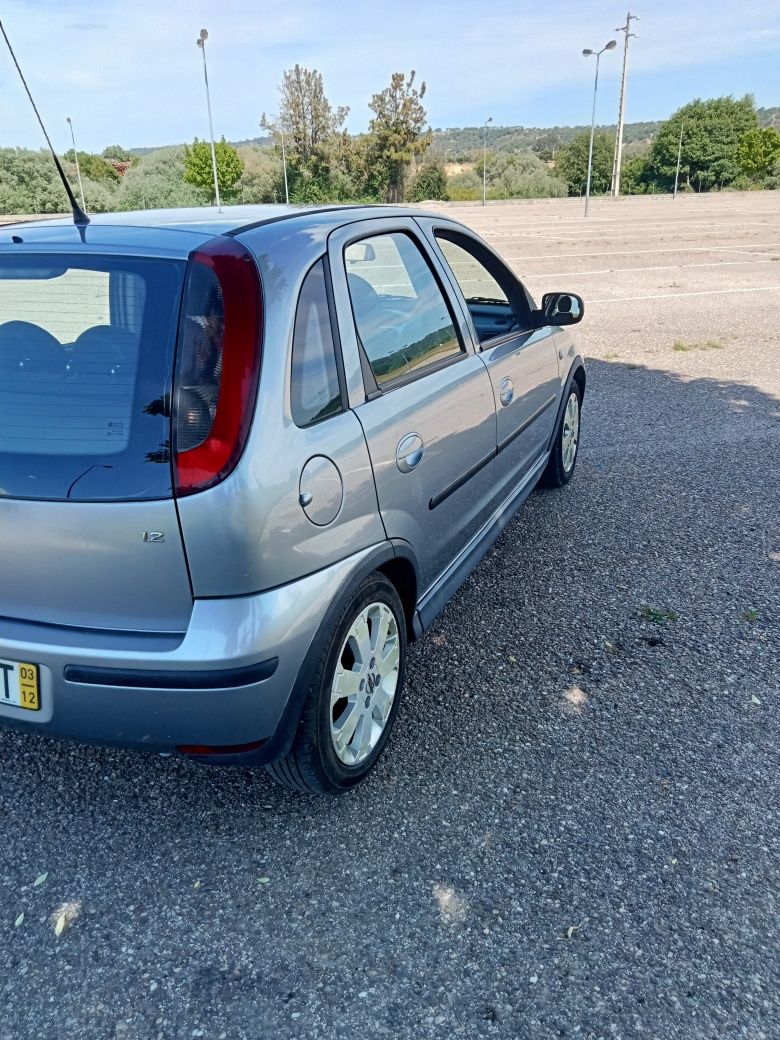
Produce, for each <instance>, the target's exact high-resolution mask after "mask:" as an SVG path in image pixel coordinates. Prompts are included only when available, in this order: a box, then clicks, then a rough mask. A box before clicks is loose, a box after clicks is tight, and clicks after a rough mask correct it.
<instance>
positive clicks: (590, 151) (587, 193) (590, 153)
mask: <svg viewBox="0 0 780 1040" xmlns="http://www.w3.org/2000/svg"><path fill="white" fill-rule="evenodd" d="M615 47H617V40H610V41H609V43H606V44H604V46H603V47H602V48H601V50H600V51H592V50H591V49H590V47H586V48H585V50H584V51H583V52H582V53H583V56H584V57H586V58H590V57H592V56H593V55H595V56H596V79H595V81H594V83H593V114H592V116H591V120H590V148H589V149H588V181H587V184H586V186H585V216H586V217H587V215H588V209H589V208H590V179H591V174H592V172H593V134H594V132H595V130H596V95H597V93H598V89H599V61H600V59H601V55H602V54H603V53H604V51H613V50H614V49H615Z"/></svg>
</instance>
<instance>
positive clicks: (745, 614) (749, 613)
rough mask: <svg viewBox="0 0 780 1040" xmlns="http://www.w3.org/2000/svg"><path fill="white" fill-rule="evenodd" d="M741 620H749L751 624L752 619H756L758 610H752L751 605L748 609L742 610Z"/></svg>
mask: <svg viewBox="0 0 780 1040" xmlns="http://www.w3.org/2000/svg"><path fill="white" fill-rule="evenodd" d="M742 620H743V621H749V622H750V623H751V624H752V623H753V622H754V621H758V611H757V610H753V608H752V607H750V608H748V610H743V611H742Z"/></svg>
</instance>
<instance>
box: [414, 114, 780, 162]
mask: <svg viewBox="0 0 780 1040" xmlns="http://www.w3.org/2000/svg"><path fill="white" fill-rule="evenodd" d="M758 118H759V120H760V122H761V125H762V126H774V127H776V128H778V129H780V106H775V107H774V108H759V109H758ZM662 123H663V120H662V119H658V120H656V121H654V122H649V123H626V125H625V137H624V141H625V143H626V144H631V143H632V142H633V141H647V140H649V139H650V138H651V137H652V136H653V135H654V134H655V133H657V132H658V130H659V128H660V127H661V125H662ZM599 129H600V130H605V131H606V132H607V133H612V134H614V133H615V130H616V129H617V127H616V126H615V124H614V123H611V124H608V125H606V126H601V127H599ZM583 130H585V131H588V130H590V126H589V125H588V126H551V127H536V126H492V125H491V126H489V127H488V147H489V148H490V149H491V150H492V151H494V152H517V151H523V150H527V149H529V148H534V146H536V148H535V150H543V149H544V150H547V149H557V148H560V146H561V145H563V144H567V142H569V141H570V140H571V139H572V138H573V137H574V136H575V135H576V134H578V133H581V132H582V131H583ZM483 133H484V130H483V127H481V126H466V127H452V128H450V129H448V130H439V129H437V130H434V131H433V147H434V149H435V150H436V151H437V152H438V153H439V154H440V155H441V156H442V157H443V158H444V159H447V160H448V161H450V162H458V161H459V160H467V159H468V158H469V157H470V155H471V153H472V152H474V151H475V150H477V149H480V148H481V147H482V141H483Z"/></svg>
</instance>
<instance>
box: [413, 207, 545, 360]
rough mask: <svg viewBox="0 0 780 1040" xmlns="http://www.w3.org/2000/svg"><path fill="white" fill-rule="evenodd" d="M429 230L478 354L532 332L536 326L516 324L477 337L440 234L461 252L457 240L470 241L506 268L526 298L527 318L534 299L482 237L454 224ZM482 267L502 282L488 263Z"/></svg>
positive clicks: (478, 260) (533, 308)
mask: <svg viewBox="0 0 780 1040" xmlns="http://www.w3.org/2000/svg"><path fill="white" fill-rule="evenodd" d="M430 233H431V237H432V238H433V240H434V242H435V243H436V248H437V249H438V251H439V253H440V254H441V259H442V262H443V263H444V265H445V269H446V270H447V272H448V275H449V277H450V281H452V282H453V284H454V287H455V289H456V290H457V292H458V294H459V295H460V297H461V299H462V300H463V304H464V306H465V309H466V314H467V315H468V320H469V325H470V326H471V330H472V334H473V337H474V344H475V346H476V348H477V350H478V351H479V352H480V353H482V352H483V351H484V350H492V349H493V347H498V346H501V344H502V343H509V342H510V341H511V340H513V339H516V338H517V337H518V336H527V335H528V334H529V333H531V332H534V331H535V329H534V328H533V327H532V326H531V325H530V324H529V325H528V328H522V327H519V328H516V329H512V330H511V331H510V332H502V333H499V334H498V335H497V336H491V338H490V339H486V340H481V339H480V338H479V335H478V334H477V328H476V325H475V324H474V319H473V317H472V315H471V311H470V310H469V305H468V301H467V300H466V297H465V295H464V293H463V290H462V289H461V287H460V283H459V282H458V279H457V278H456V276H455V272H454V271H453V270H452V267H451V266H450V264H449V262H448V260H447V257H446V256H445V255H444V250H443V249H442V248H441V246H440V245H439V236H440V235H441V236H442V238H444V239H445V240H447V241H450V242H452V243H453V245H456V246H460V247H461V248H462V249H463V250H464V252H466V253H469V252H470V250H469V249H467V248H466V247H465V246H463V245H461V242H459V241H458V239H461V240H462V241H463V242H468V243H473V245H474V246H476V250H475V252H484V254H485V256H487V257H489V258H490V259H491V260H492V261H495V263H496V264H498V265H499V266H500V267H501V268H502V269H503V270H505V271H507V272H508V273H509V275H510V276H511V278H512V279H514V281H515V282H516V283H517V286H518V289H519V291H520V293H522V296H523V298H524V300H525V304H526V307H527V309H528V317H529V319H530V316H531V314H532V313H533V311H534V310H535V308H536V304H535V303H534V299H533V297H532V296H531V294H530V293H529V291H528V290H527V289H526V287H525V285H524V284H523V282H522V280H521V279H520V278H519V277H518V276H517V275H516V274H515V273H514V271H512V270H511V268H510V267H509V266H508V265H507V264H506V263H505V262H504V261H503V260H502V259H501V257H500V256H499V255H498V254H497V253H496V252H495V251H494V250H493V249H491V248H490V246H489V245H488V244H487V242H483V241H482V240H481V239H479V238H477V237H475V236H473V235H470V234H469V233H468V231H467V230H466V229H465V228H463V229H461V228H453V227H450V226H448V225H446V224H432V225H431V228H430ZM472 255H473V254H472ZM475 259H476V261H477V263H482V261H481V260H480V258H479V257H478V256H475ZM482 266H483V267H484V268H485V270H486V271H487V272H488V274H489V275H490V276H491V278H493V280H494V281H495V282H496V283H497V284H498V285H499V287H500V286H501V283H500V282H499V280H498V278H496V276H495V275H494V274H493V272H492V271H491V270H490V267H489V265H488V264H486V263H482ZM507 302H508V303H509V306H510V307H511V306H512V302H511V300H508V301H507Z"/></svg>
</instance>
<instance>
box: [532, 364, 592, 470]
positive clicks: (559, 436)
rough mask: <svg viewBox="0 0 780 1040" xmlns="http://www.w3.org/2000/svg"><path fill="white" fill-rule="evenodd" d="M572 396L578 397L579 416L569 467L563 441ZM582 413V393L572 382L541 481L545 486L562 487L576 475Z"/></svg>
mask: <svg viewBox="0 0 780 1040" xmlns="http://www.w3.org/2000/svg"><path fill="white" fill-rule="evenodd" d="M572 397H575V398H576V399H577V416H578V433H577V443H576V448H575V452H574V459H573V460H572V462H571V465H570V466H569V468H568V469H567V468H566V466H565V465H564V461H563V441H564V428H565V427H566V409H567V407H568V405H569V401H570V399H571V398H572ZM581 414H582V393H581V391H580V388H579V386H578V385H577V383H576V381H575V382H572V384H571V386H570V387H569V389H568V390H567V392H566V401H565V403H564V406H563V411H562V412H561V418H560V420H559V422H558V427H557V429H556V431H555V439H554V440H553V448H552V452H551V453H550V458H549V460H548V462H547V465H546V467H545V470H544V473H543V474H542V479H541V481H540V483H541V484H543V485H544V486H545V487H551V488H560V487H563V486H564V484H568V483H569V481H570V480H571V478H572V477H573V476H574V470H575V469H576V467H577V457H578V456H579V453H580V436H579V417H580V416H581Z"/></svg>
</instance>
